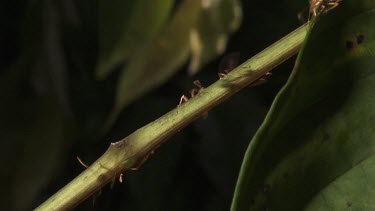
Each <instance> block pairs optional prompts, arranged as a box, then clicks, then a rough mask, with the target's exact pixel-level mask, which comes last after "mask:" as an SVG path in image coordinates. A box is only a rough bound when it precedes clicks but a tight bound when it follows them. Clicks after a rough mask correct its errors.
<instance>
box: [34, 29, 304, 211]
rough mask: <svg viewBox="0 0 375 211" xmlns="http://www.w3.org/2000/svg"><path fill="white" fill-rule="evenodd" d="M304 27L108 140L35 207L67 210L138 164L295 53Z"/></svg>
mask: <svg viewBox="0 0 375 211" xmlns="http://www.w3.org/2000/svg"><path fill="white" fill-rule="evenodd" d="M307 28H308V27H307V25H303V26H301V27H300V28H298V29H297V30H295V31H293V32H291V33H290V34H289V35H287V36H285V37H284V38H282V39H281V40H279V41H278V42H276V43H274V44H273V45H271V46H270V47H268V48H266V49H265V50H263V51H262V52H260V53H259V54H257V55H255V56H254V57H252V58H251V59H249V60H248V61H246V62H245V63H243V64H242V65H240V66H238V67H237V68H236V69H234V70H233V71H231V72H230V73H229V74H228V75H227V76H225V77H224V78H222V79H220V80H218V81H217V82H215V83H214V84H212V85H211V86H209V87H207V88H206V89H205V90H204V91H203V92H202V93H200V94H198V95H197V96H195V97H194V98H192V99H190V100H189V101H188V102H186V103H184V104H183V105H181V106H180V107H179V108H176V109H173V110H172V111H170V112H168V113H167V114H165V115H164V116H162V117H160V118H159V119H157V120H155V121H154V122H151V123H149V124H147V125H146V126H144V127H142V128H140V129H138V130H137V131H135V132H134V133H132V134H131V135H129V136H128V137H126V138H124V139H122V140H121V141H119V142H116V143H112V144H111V145H110V147H109V148H108V150H107V151H106V152H105V153H104V154H103V155H102V156H101V157H100V158H99V159H98V160H97V161H96V162H95V163H93V164H92V165H91V166H90V167H88V168H87V169H86V170H85V171H84V172H82V173H81V174H80V175H79V176H78V177H76V178H75V179H74V180H73V181H71V182H70V183H69V184H68V185H66V186H65V187H64V188H62V189H61V190H60V191H59V192H57V193H56V194H55V195H53V196H52V197H51V198H49V199H48V200H47V201H45V202H44V203H43V204H41V205H40V206H39V207H37V208H36V210H70V209H72V208H74V207H75V206H77V205H78V204H79V203H80V202H82V201H83V200H85V199H86V198H88V197H89V196H91V195H92V194H94V193H95V192H96V191H98V190H99V189H100V188H102V187H103V186H104V185H106V184H107V183H109V182H110V181H111V180H113V179H115V178H116V177H118V176H119V175H120V174H121V173H122V172H124V171H125V170H127V169H130V168H131V167H134V166H135V165H138V166H139V165H141V164H142V163H143V162H144V161H145V160H146V159H147V157H148V155H150V154H151V153H152V152H153V151H154V150H155V149H156V148H157V147H158V146H160V145H161V144H163V143H164V142H166V141H167V140H168V138H169V137H171V136H172V135H174V134H175V133H177V132H178V131H180V130H181V129H183V128H184V127H185V126H186V125H188V124H190V123H191V122H192V121H194V120H195V119H197V118H199V117H201V116H202V115H204V114H205V113H206V112H207V111H209V110H210V109H212V108H213V107H215V106H216V105H218V104H220V103H221V102H223V101H224V100H225V99H227V98H228V97H230V96H232V95H233V94H235V93H236V92H238V91H239V90H241V89H242V88H244V87H246V86H247V85H249V84H251V83H253V82H254V81H256V80H257V79H259V78H260V77H262V76H263V75H264V74H266V73H267V72H269V71H270V70H271V69H272V68H274V67H276V66H277V65H279V64H281V63H282V62H283V61H285V60H286V59H288V58H290V57H291V56H293V55H294V54H296V53H297V52H298V50H299V48H300V46H301V43H302V42H303V40H304V38H305V36H306V32H307Z"/></svg>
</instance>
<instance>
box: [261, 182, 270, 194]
mask: <svg viewBox="0 0 375 211" xmlns="http://www.w3.org/2000/svg"><path fill="white" fill-rule="evenodd" d="M270 189H271V186H269V185H267V184H265V185H264V187H263V193H268V192H269V191H270Z"/></svg>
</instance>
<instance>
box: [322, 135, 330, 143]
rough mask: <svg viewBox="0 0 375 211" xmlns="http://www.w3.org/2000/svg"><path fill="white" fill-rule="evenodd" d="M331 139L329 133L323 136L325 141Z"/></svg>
mask: <svg viewBox="0 0 375 211" xmlns="http://www.w3.org/2000/svg"><path fill="white" fill-rule="evenodd" d="M329 138H330V135H329V134H328V133H324V134H323V141H328V140H329Z"/></svg>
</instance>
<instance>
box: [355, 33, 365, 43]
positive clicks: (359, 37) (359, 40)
mask: <svg viewBox="0 0 375 211" xmlns="http://www.w3.org/2000/svg"><path fill="white" fill-rule="evenodd" d="M364 40H365V35H363V34H359V35H357V44H358V45H359V44H362V43H363V41H364Z"/></svg>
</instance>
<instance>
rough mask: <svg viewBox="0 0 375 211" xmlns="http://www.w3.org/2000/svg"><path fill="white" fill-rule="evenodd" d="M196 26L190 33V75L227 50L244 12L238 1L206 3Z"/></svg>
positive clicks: (222, 0)
mask: <svg viewBox="0 0 375 211" xmlns="http://www.w3.org/2000/svg"><path fill="white" fill-rule="evenodd" d="M206 2H207V3H206V4H205V5H204V6H203V11H202V13H201V15H200V17H199V20H198V22H197V24H196V26H195V27H194V28H193V29H192V30H191V32H190V45H191V50H192V56H191V61H190V65H189V73H190V74H195V73H196V72H198V71H199V69H201V67H202V66H203V65H205V64H207V63H208V62H210V61H211V60H212V59H214V58H215V57H216V56H218V55H220V54H222V53H223V52H224V50H225V47H226V44H227V41H228V37H229V36H230V35H231V33H233V32H234V31H235V30H237V29H238V27H239V26H240V22H241V18H242V11H241V6H240V2H239V1H237V0H219V1H206Z"/></svg>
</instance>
